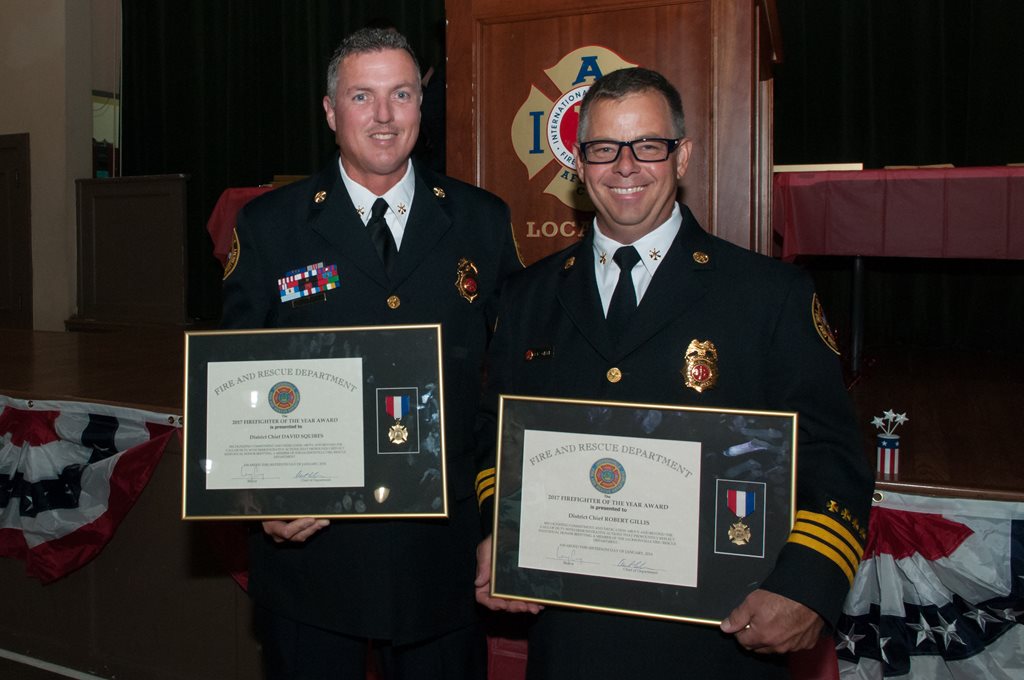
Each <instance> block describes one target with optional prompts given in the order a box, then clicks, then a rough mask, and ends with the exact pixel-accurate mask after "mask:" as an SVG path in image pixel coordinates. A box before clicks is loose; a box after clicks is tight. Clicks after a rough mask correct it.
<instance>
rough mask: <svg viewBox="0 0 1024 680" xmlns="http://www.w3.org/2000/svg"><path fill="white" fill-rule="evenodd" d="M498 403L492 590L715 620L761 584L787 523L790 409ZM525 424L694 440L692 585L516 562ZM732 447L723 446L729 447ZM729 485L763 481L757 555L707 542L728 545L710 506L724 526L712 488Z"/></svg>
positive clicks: (791, 473) (792, 458) (793, 422)
mask: <svg viewBox="0 0 1024 680" xmlns="http://www.w3.org/2000/svg"><path fill="white" fill-rule="evenodd" d="M500 410H501V417H500V419H501V432H500V434H499V442H498V447H499V448H498V451H499V454H498V489H497V492H496V494H497V513H496V518H495V526H494V534H493V537H494V545H493V550H494V555H493V567H492V569H493V571H492V581H491V583H492V592H493V593H494V594H495V595H497V596H500V597H509V598H512V599H522V600H530V601H536V602H541V603H545V604H560V605H565V606H570V607H577V608H582V609H592V610H598V611H613V612H617V613H625V614H633V615H638V616H649V617H654V618H664V619H674V620H681V621H691V622H696V623H704V624H709V625H718V624H719V623H720V622H721V620H722V619H724V618H725V617H726V616H727V615H728V614H729V613H730V612H731V611H732V609H733V608H734V607H736V606H737V605H738V604H740V602H742V601H743V599H744V598H745V597H746V596H747V595H748V594H749V593H751V592H752V591H754V590H756V589H757V588H758V587H760V585H761V583H762V581H763V580H764V579H765V577H767V575H768V574H769V573H770V572H771V569H772V568H773V567H774V563H775V556H776V555H777V554H778V552H779V550H781V548H782V546H783V545H784V544H785V542H786V539H787V538H788V537H789V532H790V528H791V527H792V526H793V511H794V499H793V490H794V488H795V484H794V478H795V471H796V452H795V441H796V439H795V432H796V427H797V415H796V414H795V413H773V412H756V411H739V410H721V411H718V410H707V409H696V408H687V407H674V406H660V405H642V404H621V403H614V402H581V401H567V400H557V399H554V400H552V399H541V398H537V399H533V398H528V397H515V396H502V398H501V407H500ZM526 430H547V431H553V432H571V433H580V434H582V435H583V436H587V435H597V436H602V435H603V436H619V437H636V438H652V439H669V440H679V441H696V442H700V443H701V480H700V490H701V491H700V493H701V497H700V526H699V530H698V532H699V539H698V540H699V551H700V553H699V558H698V567H697V580H698V584H697V586H696V587H693V588H688V587H681V586H675V585H667V584H661V583H646V582H640V581H633V580H627V579H616V578H607V577H602V576H586V575H579V574H572V573H563V572H556V571H548V570H541V569H528V568H522V567H520V566H519V565H518V555H519V525H520V512H521V507H520V506H521V502H520V494H521V492H522V472H521V471H522V463H523V460H524V458H525V457H526V452H524V451H523V439H524V433H525V431H526ZM752 440H755V441H756V442H760V443H756V444H754V448H753V450H751V451H750V452H748V453H740V454H739V455H726V452H730V448H731V447H734V446H740V445H743V444H745V443H747V442H751V441H752ZM762 444H763V446H762ZM735 451H736V449H732V452H733V453H734V452H735ZM597 457H600V456H597ZM720 480H722V484H719V481H720ZM724 480H730V481H728V482H727V481H724ZM734 482H738V484H735V483H734ZM730 483H732V484H733V486H741V487H742V486H743V485H744V484H745V483H749V484H758V485H759V484H761V483H764V484H766V486H765V487H764V488H767V489H769V492H768V493H769V495H768V496H767V498H766V499H765V503H764V508H765V516H764V522H763V526H764V557H763V558H757V557H751V556H745V555H737V554H720V553H716V541H717V542H718V545H719V546H720V547H721V546H722V545H723V542H724V543H729V541H728V537H727V536H724V535H723V536H716V526H715V523H716V512H717V514H718V515H722V517H721V519H719V520H718V533H723V531H724V530H725V529H727V528H728V526H729V525H730V524H731V523H732V522H735V521H736V518H735V516H733V515H731V512H730V511H729V510H728V506H727V505H726V503H725V501H724V499H723V498H722V496H721V494H720V493H719V492H718V487H721V486H723V485H726V486H727V485H729V484H730ZM723 512H724V513H726V514H725V515H723V514H722V513H723ZM730 520H731V521H730ZM747 523H748V524H749V523H750V522H749V521H748V522H747ZM729 545H731V543H730V544H729Z"/></svg>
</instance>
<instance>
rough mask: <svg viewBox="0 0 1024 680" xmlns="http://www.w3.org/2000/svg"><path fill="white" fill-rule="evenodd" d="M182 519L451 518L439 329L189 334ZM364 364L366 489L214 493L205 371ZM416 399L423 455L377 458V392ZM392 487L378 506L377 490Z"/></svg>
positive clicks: (410, 327) (426, 327) (322, 329)
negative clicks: (223, 365) (258, 365)
mask: <svg viewBox="0 0 1024 680" xmlns="http://www.w3.org/2000/svg"><path fill="white" fill-rule="evenodd" d="M185 342H186V352H185V355H186V362H187V365H186V366H185V390H186V399H185V402H186V413H185V435H184V436H185V447H184V488H183V498H182V517H183V519H254V518H278V517H281V518H287V517H311V516H312V517H334V518H347V517H351V518H356V517H391V516H411V517H444V516H446V515H447V494H446V489H445V474H444V460H445V458H444V435H443V418H442V413H441V404H442V384H443V379H442V375H441V367H440V356H441V354H440V347H441V328H440V326H439V325H437V324H434V325H424V326H382V327H358V328H316V329H287V330H282V329H272V330H262V331H209V332H193V333H187V334H186V338H185ZM330 358H361V359H362V361H363V413H364V425H363V440H364V444H363V451H364V466H365V467H364V471H365V476H364V480H365V486H362V487H333V488H323V489H210V490H208V489H206V484H205V478H204V474H205V473H204V471H203V465H202V460H203V458H205V451H206V425H207V422H206V421H207V413H206V411H207V399H206V390H207V366H208V364H209V363H210V362H219V361H279V360H296V359H330ZM392 387H394V388H414V389H416V390H417V393H418V397H419V400H418V403H417V404H414V405H413V407H414V408H416V409H418V430H419V446H418V449H419V451H418V453H414V454H402V453H382V454H378V453H377V451H378V448H379V446H380V445H379V443H378V434H377V426H378V422H377V414H378V413H379V412H381V410H380V409H383V405H382V404H378V403H377V402H383V397H382V396H381V395H380V394H379V393H378V388H392ZM381 486H384V487H387V488H388V489H389V494H388V498H387V500H386V501H385V502H384V503H379V502H378V501H377V500H376V499H375V498H374V491H373V490H374V489H376V488H378V487H381Z"/></svg>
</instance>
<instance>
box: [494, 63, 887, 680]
mask: <svg viewBox="0 0 1024 680" xmlns="http://www.w3.org/2000/svg"><path fill="white" fill-rule="evenodd" d="M577 137H578V139H579V142H578V143H577V145H576V149H575V151H576V158H577V172H578V174H579V177H580V179H581V180H582V181H583V182H584V183H585V185H586V188H587V192H588V194H589V195H590V198H591V200H592V201H593V203H594V206H595V207H596V210H597V215H596V217H595V220H594V224H593V228H592V229H591V230H589V231H588V233H587V234H586V236H585V237H584V238H583V239H582V240H581V241H580V242H579V243H578V244H576V245H573V246H571V247H570V248H568V249H566V250H564V251H562V252H560V253H557V254H555V255H553V256H551V257H549V258H547V259H545V260H542V261H541V262H539V263H537V264H536V265H534V266H533V267H531V268H529V269H527V270H526V271H524V272H521V273H519V274H517V275H515V276H513V277H512V278H511V279H510V281H509V283H508V284H507V286H506V294H505V295H504V296H503V299H502V309H501V312H500V313H499V322H498V331H497V334H496V336H495V338H494V342H493V343H492V346H491V351H490V354H489V376H488V393H489V397H488V398H489V400H490V401H491V402H492V403H493V401H495V400H496V399H495V397H494V395H496V394H500V393H505V394H519V395H530V396H552V397H567V398H581V399H594V400H606V401H621V402H633V403H658V404H677V405H685V406H703V407H709V408H740V409H751V410H778V411H796V412H798V413H799V433H798V438H799V455H798V489H797V508H798V510H799V512H798V514H797V522H796V525H795V526H794V528H793V532H792V534H791V535H790V539H789V542H788V543H787V544H786V546H785V547H784V548H783V550H782V551H781V552H780V553H779V554H778V555H773V556H769V557H770V558H771V559H774V560H775V568H774V571H773V572H772V573H771V575H770V576H769V577H768V578H767V579H766V580H765V581H764V582H763V583H761V584H760V587H759V589H757V590H755V591H753V592H751V593H750V595H749V596H747V597H746V598H744V599H742V602H740V601H739V600H740V599H741V596H737V602H736V605H737V606H736V608H735V609H734V610H733V612H732V613H731V614H730V615H729V617H728V618H727V619H726V620H725V621H724V622H723V623H722V625H721V626H720V627H711V626H704V625H697V624H689V623H679V622H671V621H661V620H654V619H649V618H641V617H634V616H626V615H616V614H608V613H597V612H586V611H578V610H570V609H564V608H560V607H547V608H546V609H544V611H541V612H540V613H539V615H538V617H537V620H536V622H535V623H534V624H533V625H532V626H531V630H530V639H529V658H528V674H527V675H528V678H530V679H531V680H532V679H537V678H558V680H572V679H574V678H581V679H582V678H587V679H588V680H595V679H600V678H609V679H611V678H624V677H636V678H742V677H747V678H759V679H761V678H773V677H786V665H785V658H784V657H783V656H782V655H783V654H785V653H787V652H791V651H795V650H801V649H807V648H810V647H812V646H814V645H815V644H816V643H817V641H818V639H819V637H820V635H821V634H822V631H823V629H824V628H825V627H826V626H827V625H832V624H834V623H835V621H836V619H837V618H838V616H839V613H840V608H841V605H842V602H843V599H844V597H845V595H846V593H847V591H848V590H849V587H850V584H851V582H852V578H853V573H854V572H855V570H856V567H857V563H858V562H859V560H860V558H861V555H862V553H863V544H864V538H865V535H866V528H867V519H868V508H869V504H870V495H871V486H872V485H871V477H870V473H869V469H868V467H867V465H866V462H865V460H864V456H863V453H862V451H861V444H860V437H859V434H858V430H857V426H856V424H855V422H854V418H853V413H852V409H851V407H850V402H849V399H848V397H847V395H846V392H845V390H844V389H843V384H842V379H841V374H840V367H839V362H838V359H837V351H836V347H835V342H834V340H833V338H832V336H831V334H830V332H829V331H828V327H827V325H826V324H825V323H824V318H823V316H822V315H821V312H820V305H819V304H818V303H817V298H816V296H815V294H814V290H813V287H812V284H811V281H810V279H809V277H807V276H806V275H805V274H803V273H801V272H800V271H799V270H797V269H795V268H793V267H791V266H789V265H786V264H783V263H780V262H777V261H774V260H771V259H769V258H766V257H763V256H761V255H758V254H755V253H752V252H750V251H747V250H744V249H742V248H739V247H737V246H735V245H732V244H730V243H728V242H726V241H723V240H721V239H719V238H716V237H714V236H711V235H710V234H708V233H706V232H705V231H704V230H703V229H701V227H700V225H699V224H698V223H697V221H696V219H695V218H694V216H693V214H692V213H691V212H690V211H689V209H688V208H687V207H686V206H685V205H683V204H680V203H677V201H676V194H677V189H678V185H679V181H680V179H681V178H682V177H683V175H684V174H685V172H686V168H687V163H688V161H689V159H690V154H691V151H692V146H693V143H692V141H691V140H689V139H687V138H686V136H685V129H684V120H683V109H682V103H681V100H680V97H679V93H678V92H677V91H676V89H675V88H674V87H673V86H672V85H671V84H670V83H669V82H668V81H667V80H666V79H665V78H664V77H663V76H661V75H660V74H658V73H656V72H653V71H650V70H647V69H643V68H631V69H624V70H621V71H616V72H613V73H610V74H608V75H606V76H604V77H603V78H601V79H599V80H598V81H597V82H596V83H595V84H594V85H593V86H592V87H591V88H590V90H589V91H588V92H587V95H586V97H585V98H584V100H583V102H582V106H581V110H580V119H579V132H578V135H577ZM693 343H698V344H700V345H701V346H702V347H703V348H704V351H705V352H706V353H707V356H706V357H705V358H706V363H705V367H706V368H707V369H708V370H706V371H704V372H701V371H688V370H687V357H686V355H687V353H688V348H690V347H691V346H692V345H693ZM491 420H492V419H491V418H489V417H488V416H487V415H486V414H485V416H484V418H483V419H482V422H483V423H484V424H485V425H484V426H485V427H491V426H492V425H493V423H492V422H491ZM490 474H491V475H493V470H491V471H490ZM492 481H493V480H492V479H491V480H489V479H486V478H484V479H482V480H481V481H480V482H478V489H482V490H483V491H482V493H481V492H480V491H478V496H480V497H481V498H482V502H483V505H484V506H485V507H487V506H488V505H489V504H491V503H493V495H492V494H493V487H491V486H490V484H491V482H492ZM488 497H489V498H488ZM477 560H478V568H477V581H476V583H477V600H478V601H479V602H481V603H482V604H484V605H486V606H488V607H490V608H492V609H503V610H508V611H532V612H535V613H536V612H537V611H538V609H539V608H538V607H537V606H536V605H533V604H529V605H528V604H525V603H523V602H518V601H507V600H500V599H495V598H492V597H491V596H490V595H489V591H488V589H489V567H490V539H489V538H488V539H485V540H484V542H482V543H481V546H480V548H479V549H478V552H477ZM743 585H745V584H740V587H738V588H737V590H742V586H743ZM698 587H699V586H698Z"/></svg>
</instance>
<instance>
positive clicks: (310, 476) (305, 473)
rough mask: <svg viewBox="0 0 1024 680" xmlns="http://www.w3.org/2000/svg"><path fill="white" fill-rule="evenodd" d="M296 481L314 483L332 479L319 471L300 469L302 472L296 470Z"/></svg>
mask: <svg viewBox="0 0 1024 680" xmlns="http://www.w3.org/2000/svg"><path fill="white" fill-rule="evenodd" d="M295 479H302V480H305V481H310V482H312V481H322V480H325V479H330V477H328V476H327V475H325V474H323V473H322V472H320V471H319V470H302V469H300V470H296V471H295Z"/></svg>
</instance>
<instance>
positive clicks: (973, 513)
mask: <svg viewBox="0 0 1024 680" xmlns="http://www.w3.org/2000/svg"><path fill="white" fill-rule="evenodd" d="M1022 624H1024V504H1022V503H1003V502H994V501H979V500H967V499H951V498H926V497H922V496H910V495H904V494H895V493H888V492H886V493H885V497H884V500H883V501H882V502H881V503H880V504H877V505H876V506H875V507H874V508H873V509H872V512H871V530H870V531H869V533H868V542H867V546H866V552H865V555H864V562H863V563H862V564H861V566H860V570H859V571H858V573H857V578H856V579H855V581H854V584H853V589H852V590H851V591H850V595H849V597H848V598H847V600H846V604H845V606H844V608H843V615H842V617H841V618H840V621H839V625H838V626H837V628H836V631H835V636H836V652H837V654H838V656H839V668H840V676H841V678H843V679H844V680H854V679H858V680H868V679H877V680H881V678H907V679H908V680H925V679H927V680H935V679H950V680H952V679H954V678H955V679H956V680H981V679H982V678H984V679H986V680H987V679H991V678H1005V679H1010V678H1024V625H1022Z"/></svg>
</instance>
